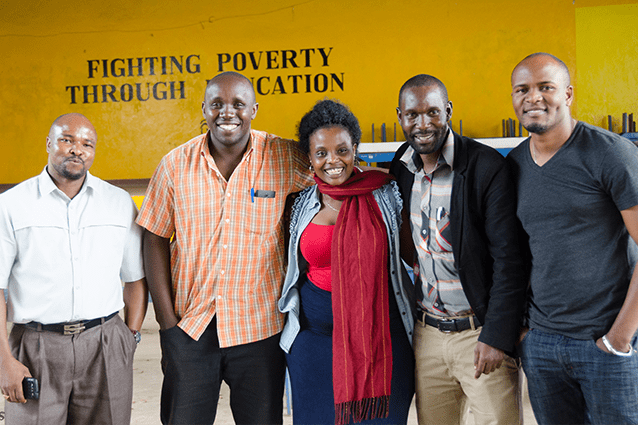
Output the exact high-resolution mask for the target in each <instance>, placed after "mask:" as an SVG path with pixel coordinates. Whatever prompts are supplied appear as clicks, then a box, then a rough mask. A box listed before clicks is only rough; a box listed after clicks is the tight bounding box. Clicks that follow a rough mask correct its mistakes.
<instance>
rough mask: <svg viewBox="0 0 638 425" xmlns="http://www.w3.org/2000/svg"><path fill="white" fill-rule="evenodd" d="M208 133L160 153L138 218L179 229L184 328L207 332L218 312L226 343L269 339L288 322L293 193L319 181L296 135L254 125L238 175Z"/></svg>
mask: <svg viewBox="0 0 638 425" xmlns="http://www.w3.org/2000/svg"><path fill="white" fill-rule="evenodd" d="M206 141H207V138H206V135H205V134H204V135H201V136H197V137H195V138H194V139H192V140H190V141H188V142H187V143H185V144H183V145H181V146H179V147H177V148H175V149H173V150H172V151H171V152H169V153H168V154H167V155H166V156H165V157H164V158H163V159H162V160H161V162H160V164H159V165H158V167H157V169H156V170H155V173H154V174H153V177H152V178H151V182H150V184H149V187H148V190H147V192H146V198H145V199H144V203H143V205H142V209H141V212H140V214H139V216H138V219H137V222H138V223H139V224H140V225H141V226H142V227H144V228H146V229H148V230H149V231H150V232H152V233H154V234H156V235H158V236H161V237H164V238H170V237H171V236H174V238H173V240H172V242H171V274H172V284H173V293H174V296H175V313H176V314H177V316H178V317H179V318H180V319H181V320H180V322H179V327H180V328H182V329H183V330H184V331H185V332H186V333H188V334H189V335H190V336H191V337H192V338H193V339H196V340H197V339H199V337H200V336H201V335H202V333H203V332H204V330H205V329H206V327H207V326H208V325H209V323H210V322H211V320H212V318H213V316H215V315H216V316H217V331H218V334H219V343H220V346H221V347H231V346H235V345H240V344H246V343H249V342H254V341H259V340H262V339H265V338H268V337H270V336H272V335H274V334H276V333H277V332H280V331H281V330H282V328H283V322H284V319H283V316H282V315H281V314H280V313H279V312H278V311H277V300H278V299H279V296H280V293H281V285H282V283H283V277H284V274H285V269H284V243H283V240H284V239H283V232H284V229H283V222H282V216H283V211H284V206H285V202H286V197H287V196H288V194H290V193H292V192H298V191H300V190H302V189H304V188H305V187H307V186H309V185H311V184H314V181H313V180H312V178H311V173H310V171H309V169H308V165H309V164H308V160H307V158H306V156H305V155H304V154H303V153H302V152H301V151H300V150H299V149H298V147H297V144H296V142H294V141H291V140H285V139H281V138H279V137H277V136H274V135H272V134H267V133H264V132H261V131H256V130H251V137H250V142H249V146H248V148H247V150H246V153H245V154H244V156H243V158H242V160H241V162H240V163H239V165H237V167H236V168H235V170H234V172H233V174H232V175H231V177H230V179H229V181H226V179H225V178H224V177H223V175H222V174H221V173H220V172H219V170H218V168H217V166H216V165H215V161H214V159H213V157H212V156H211V154H210V151H209V148H208V144H207V142H206Z"/></svg>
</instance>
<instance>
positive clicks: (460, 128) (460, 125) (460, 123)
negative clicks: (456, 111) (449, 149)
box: [459, 120, 463, 136]
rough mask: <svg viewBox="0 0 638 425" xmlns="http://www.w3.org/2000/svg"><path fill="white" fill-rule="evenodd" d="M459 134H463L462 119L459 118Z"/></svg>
mask: <svg viewBox="0 0 638 425" xmlns="http://www.w3.org/2000/svg"><path fill="white" fill-rule="evenodd" d="M459 135H460V136H463V120H459Z"/></svg>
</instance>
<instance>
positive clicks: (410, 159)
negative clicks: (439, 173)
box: [400, 129, 454, 174]
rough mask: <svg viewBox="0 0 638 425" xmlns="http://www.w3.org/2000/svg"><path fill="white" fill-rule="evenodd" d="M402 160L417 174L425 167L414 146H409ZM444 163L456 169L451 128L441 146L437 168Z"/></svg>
mask: <svg viewBox="0 0 638 425" xmlns="http://www.w3.org/2000/svg"><path fill="white" fill-rule="evenodd" d="M400 161H401V162H402V163H403V164H404V165H405V166H406V167H407V168H408V170H409V171H410V172H411V173H412V174H416V173H417V172H418V171H420V170H421V169H422V168H423V161H422V160H421V156H420V155H419V154H417V153H416V151H415V150H414V149H413V148H412V146H408V148H407V149H406V151H405V152H404V153H403V155H402V156H401V158H400ZM443 164H447V165H449V166H450V168H451V169H454V132H453V131H452V130H450V129H448V133H447V139H446V140H445V143H444V144H443V147H442V148H441V155H440V156H439V162H438V163H437V168H438V167H439V166H441V165H443Z"/></svg>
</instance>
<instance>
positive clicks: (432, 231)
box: [401, 131, 471, 316]
mask: <svg viewBox="0 0 638 425" xmlns="http://www.w3.org/2000/svg"><path fill="white" fill-rule="evenodd" d="M401 162H403V163H404V164H405V166H406V167H407V168H408V169H409V170H410V171H411V172H412V173H414V183H413V186H412V199H411V202H410V206H411V208H410V222H411V228H412V239H413V240H414V245H415V246H416V249H417V254H418V265H416V267H415V274H418V275H419V276H420V278H421V288H420V291H417V293H418V306H419V308H420V309H422V310H423V311H426V312H428V313H430V314H434V315H437V316H456V315H459V314H466V313H468V312H469V311H470V309H471V307H470V304H469V302H468V300H467V297H466V296H465V292H464V291H463V287H462V286H461V281H460V280H459V276H458V273H457V271H456V268H455V267H454V254H453V253H452V245H450V242H449V240H450V237H449V235H450V199H451V195H452V182H453V179H454V169H453V168H454V134H453V133H452V132H451V131H449V132H448V137H447V140H446V142H445V145H443V148H442V149H441V155H440V156H439V160H438V163H437V165H436V167H435V168H434V170H433V171H432V172H431V173H429V174H426V173H425V172H424V170H423V163H422V161H421V158H420V156H419V155H418V154H416V153H415V151H414V149H413V148H412V147H409V148H408V149H407V150H406V151H405V153H404V154H403V156H402V157H401Z"/></svg>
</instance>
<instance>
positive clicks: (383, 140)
mask: <svg viewBox="0 0 638 425" xmlns="http://www.w3.org/2000/svg"><path fill="white" fill-rule="evenodd" d="M381 141H382V142H387V140H386V138H385V123H383V124H381Z"/></svg>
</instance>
